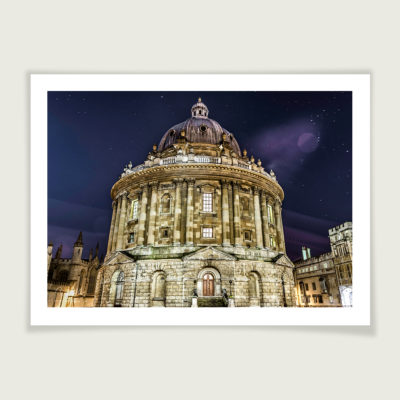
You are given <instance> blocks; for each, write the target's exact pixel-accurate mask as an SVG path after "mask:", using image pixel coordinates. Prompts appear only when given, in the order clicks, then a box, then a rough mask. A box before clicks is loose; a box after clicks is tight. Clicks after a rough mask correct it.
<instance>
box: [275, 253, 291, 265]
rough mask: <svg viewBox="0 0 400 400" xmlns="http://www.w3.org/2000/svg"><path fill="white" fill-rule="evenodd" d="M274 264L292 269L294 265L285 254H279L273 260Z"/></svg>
mask: <svg viewBox="0 0 400 400" xmlns="http://www.w3.org/2000/svg"><path fill="white" fill-rule="evenodd" d="M273 261H275V263H276V264H278V265H283V266H285V267H290V268H294V264H293V263H292V261H291V260H290V258H289V257H288V256H287V255H286V254H279V255H278V256H276V257H275V258H274V260H273Z"/></svg>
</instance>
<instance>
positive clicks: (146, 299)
mask: <svg viewBox="0 0 400 400" xmlns="http://www.w3.org/2000/svg"><path fill="white" fill-rule="evenodd" d="M119 271H123V272H124V275H125V281H124V284H123V296H122V307H132V306H133V303H135V307H152V306H166V307H190V306H191V304H192V297H193V293H194V290H195V289H196V290H197V294H198V296H199V297H202V296H203V293H202V290H203V289H202V277H203V276H204V274H205V273H210V274H212V275H213V276H214V279H215V286H214V295H215V297H221V296H222V291H223V289H225V290H226V292H227V294H228V295H229V296H231V297H232V298H233V299H234V302H235V306H237V307H248V306H252V305H259V306H261V307H269V306H275V307H283V306H285V305H286V306H289V307H291V306H294V305H295V293H294V279H293V274H292V269H291V267H289V266H277V265H276V264H274V263H273V262H264V261H243V260H236V261H221V260H192V261H191V260H186V261H181V260H173V259H170V260H168V259H164V260H157V261H154V260H140V261H137V262H124V263H121V262H118V263H116V264H113V263H110V264H109V265H107V266H104V267H102V269H101V270H100V272H99V276H98V287H99V286H100V281H101V279H102V277H103V276H104V284H103V290H102V293H100V291H99V290H97V291H96V296H95V301H94V303H95V304H101V306H103V307H113V306H114V301H115V298H114V297H113V294H114V293H115V290H114V289H113V287H115V285H116V283H115V281H113V276H116V275H118V273H119ZM157 274H162V275H163V276H164V277H165V292H163V293H165V297H163V298H162V300H160V299H159V298H158V297H156V296H155V293H154V290H155V289H154V279H155V276H157ZM250 274H254V275H256V276H257V277H258V278H257V279H258V283H257V288H258V289H257V290H256V292H254V293H250V292H251V289H250V288H249V285H250V280H251V279H250ZM136 276H137V279H136ZM283 286H284V287H285V298H284V296H283V293H284V290H283ZM135 287H136V291H135ZM100 299H101V301H100Z"/></svg>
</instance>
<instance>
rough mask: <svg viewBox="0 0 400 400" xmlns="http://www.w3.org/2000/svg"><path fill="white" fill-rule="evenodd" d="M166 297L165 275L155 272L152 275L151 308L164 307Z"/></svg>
mask: <svg viewBox="0 0 400 400" xmlns="http://www.w3.org/2000/svg"><path fill="white" fill-rule="evenodd" d="M165 296H166V280H165V273H164V272H162V271H157V272H155V273H154V275H153V282H152V306H153V307H164V306H165Z"/></svg>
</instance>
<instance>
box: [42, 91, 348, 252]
mask: <svg viewBox="0 0 400 400" xmlns="http://www.w3.org/2000/svg"><path fill="white" fill-rule="evenodd" d="M199 96H200V97H202V99H203V102H204V103H205V104H206V105H207V106H208V108H209V111H210V114H209V117H210V118H212V119H215V120H216V121H218V122H219V123H220V124H221V125H222V126H223V127H224V128H226V129H227V130H228V131H230V132H232V133H234V135H235V136H236V138H237V140H238V142H239V145H240V146H241V148H242V150H243V149H244V148H246V149H247V150H248V153H249V155H251V154H254V157H255V158H256V159H258V158H260V159H261V160H262V161H263V165H264V167H265V168H266V169H267V170H268V171H269V170H270V169H271V168H272V169H273V170H274V172H275V173H276V175H277V178H278V182H279V183H280V185H281V186H282V187H283V190H284V192H285V200H284V203H283V210H284V211H283V224H284V229H285V239H286V247H287V252H288V255H289V256H290V257H291V258H292V259H296V258H298V257H299V256H300V253H301V246H302V245H306V246H309V247H310V248H311V252H312V254H313V255H318V254H320V253H323V252H326V251H329V240H328V229H329V228H331V227H333V226H335V225H337V224H340V223H342V222H344V221H351V219H352V218H351V216H352V209H351V203H352V202H351V199H352V164H351V159H352V95H351V92H49V93H48V240H49V241H52V242H53V244H54V247H55V248H56V247H58V246H59V244H60V243H63V256H64V257H69V256H70V255H71V251H72V246H73V243H74V242H75V240H76V238H77V236H78V233H79V231H83V241H84V244H85V249H84V256H87V255H88V252H89V248H90V247H95V246H96V242H99V243H100V253H102V252H103V253H105V249H106V246H107V239H108V230H109V224H110V221H111V198H110V189H111V187H112V185H113V184H114V182H115V181H116V180H117V178H118V176H119V175H120V174H121V172H122V170H123V168H124V166H125V165H126V164H128V163H129V161H132V163H133V164H134V165H137V164H141V163H142V162H143V161H144V159H145V158H146V155H147V153H148V152H149V151H150V150H151V147H152V145H153V144H154V143H157V144H158V142H159V140H160V139H161V137H162V135H163V134H164V133H165V132H166V131H167V130H168V129H169V128H170V127H171V126H173V125H175V124H177V123H179V122H181V121H184V120H185V119H187V118H188V117H189V116H190V108H191V106H192V105H193V104H194V103H195V102H196V101H197V98H198V97H199Z"/></svg>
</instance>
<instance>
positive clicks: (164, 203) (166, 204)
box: [161, 194, 171, 214]
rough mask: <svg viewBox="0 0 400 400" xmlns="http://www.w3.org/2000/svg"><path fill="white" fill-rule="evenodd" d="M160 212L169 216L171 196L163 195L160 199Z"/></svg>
mask: <svg viewBox="0 0 400 400" xmlns="http://www.w3.org/2000/svg"><path fill="white" fill-rule="evenodd" d="M161 212H162V213H163V214H169V213H170V212H171V196H170V195H169V194H164V196H163V197H162V198H161Z"/></svg>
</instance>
